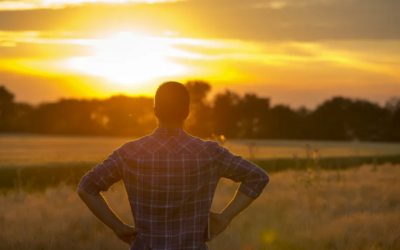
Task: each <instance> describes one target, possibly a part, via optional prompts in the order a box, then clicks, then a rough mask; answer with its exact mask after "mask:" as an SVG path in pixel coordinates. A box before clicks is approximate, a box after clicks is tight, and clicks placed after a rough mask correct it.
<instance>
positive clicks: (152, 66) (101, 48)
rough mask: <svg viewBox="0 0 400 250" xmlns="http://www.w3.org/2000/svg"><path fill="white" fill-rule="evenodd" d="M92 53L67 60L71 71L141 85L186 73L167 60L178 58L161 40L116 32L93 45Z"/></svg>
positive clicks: (124, 83) (130, 84)
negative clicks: (93, 50) (156, 79)
mask: <svg viewBox="0 0 400 250" xmlns="http://www.w3.org/2000/svg"><path fill="white" fill-rule="evenodd" d="M93 46H94V47H95V50H96V52H95V54H94V55H93V56H90V57H74V58H70V59H69V61H68V64H69V66H70V67H71V68H73V69H75V70H78V71H81V72H84V73H86V74H89V75H94V76H100V77H105V78H107V79H108V80H109V81H110V82H112V83H115V84H120V85H127V86H134V85H141V84H143V83H144V82H146V81H150V80H152V79H154V78H157V77H167V76H176V75H180V74H182V73H184V72H185V68H184V67H183V66H182V65H178V64H176V63H173V62H171V61H170V59H169V57H173V56H174V55H179V51H178V50H176V49H173V48H172V47H171V46H170V45H169V44H168V43H165V42H164V41H163V40H162V39H158V38H152V37H146V36H143V35H138V34H135V33H133V32H126V31H125V32H119V33H118V34H117V35H116V36H115V37H113V38H109V39H103V40H100V41H96V42H94V43H93Z"/></svg>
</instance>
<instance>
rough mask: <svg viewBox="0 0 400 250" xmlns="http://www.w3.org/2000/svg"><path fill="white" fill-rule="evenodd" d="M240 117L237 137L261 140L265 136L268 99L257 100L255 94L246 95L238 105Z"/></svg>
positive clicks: (268, 106)
mask: <svg viewBox="0 0 400 250" xmlns="http://www.w3.org/2000/svg"><path fill="white" fill-rule="evenodd" d="M237 108H238V113H237V115H238V116H240V119H239V123H238V127H239V134H238V137H241V138H262V137H265V136H266V124H267V123H268V121H267V120H268V112H269V108H270V104H269V99H268V98H259V97H257V95H256V94H246V95H245V96H244V97H243V98H242V99H240V101H239V103H238V107H237Z"/></svg>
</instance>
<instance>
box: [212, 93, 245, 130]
mask: <svg viewBox="0 0 400 250" xmlns="http://www.w3.org/2000/svg"><path fill="white" fill-rule="evenodd" d="M239 101H240V97H239V95H237V94H235V93H233V92H230V91H228V90H226V91H225V93H220V94H217V95H216V96H215V99H214V106H213V122H214V133H215V134H216V135H225V136H226V137H227V138H235V137H237V135H238V133H239V129H238V125H240V124H239V121H240V120H241V117H240V115H239V113H238V104H239Z"/></svg>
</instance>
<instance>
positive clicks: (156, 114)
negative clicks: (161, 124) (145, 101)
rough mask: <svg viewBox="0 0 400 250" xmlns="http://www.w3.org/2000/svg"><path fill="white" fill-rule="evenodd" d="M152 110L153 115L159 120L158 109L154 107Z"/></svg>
mask: <svg viewBox="0 0 400 250" xmlns="http://www.w3.org/2000/svg"><path fill="white" fill-rule="evenodd" d="M153 110H154V115H155V116H156V117H157V118H158V119H160V118H159V117H158V116H159V111H158V108H157V107H154V108H153Z"/></svg>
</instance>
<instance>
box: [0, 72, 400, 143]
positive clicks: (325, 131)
mask: <svg viewBox="0 0 400 250" xmlns="http://www.w3.org/2000/svg"><path fill="white" fill-rule="evenodd" d="M185 85H186V86H187V88H188V90H189V93H190V96H191V114H190V117H189V119H188V121H187V123H186V127H185V129H186V130H187V131H188V132H189V133H191V134H193V135H195V136H199V137H203V138H207V137H211V136H215V135H217V136H220V135H224V136H225V137H226V138H248V139H315V140H364V141H400V98H391V99H389V100H388V101H387V102H386V104H385V105H384V106H380V105H378V104H375V103H372V102H370V101H367V100H359V99H356V100H355V99H350V98H345V97H334V98H331V99H329V100H327V101H325V102H323V103H322V104H320V105H318V106H317V107H316V108H315V109H314V110H309V109H306V108H299V109H293V108H291V107H289V106H286V105H275V106H272V105H271V104H270V99H269V98H263V97H259V96H257V95H256V94H245V95H243V96H240V95H238V94H237V93H234V92H232V91H229V90H226V91H225V92H223V93H219V94H216V95H215V96H214V97H213V99H212V100H211V101H210V100H209V99H208V98H207V97H208V95H209V93H210V90H211V85H210V84H209V83H207V82H205V81H200V80H195V81H188V82H186V83H185ZM153 105H154V101H153V99H152V98H150V97H129V96H125V95H117V96H112V97H110V98H107V99H90V100H89V99H86V100H80V99H61V100H59V101H57V102H53V103H42V104H40V105H37V106H33V105H30V104H27V103H18V102H15V101H14V94H13V93H11V92H10V91H8V90H7V89H6V88H5V87H3V86H0V132H2V133H38V134H57V135H107V136H135V137H139V136H144V135H147V134H149V133H152V131H153V130H154V129H155V128H156V127H157V120H156V118H155V117H154V115H153Z"/></svg>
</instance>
